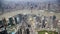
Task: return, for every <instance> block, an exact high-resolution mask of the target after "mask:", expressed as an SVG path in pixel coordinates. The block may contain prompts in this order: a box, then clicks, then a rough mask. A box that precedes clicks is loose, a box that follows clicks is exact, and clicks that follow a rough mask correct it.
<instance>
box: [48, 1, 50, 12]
mask: <svg viewBox="0 0 60 34" xmlns="http://www.w3.org/2000/svg"><path fill="white" fill-rule="evenodd" d="M48 11H50V2H49V3H48Z"/></svg>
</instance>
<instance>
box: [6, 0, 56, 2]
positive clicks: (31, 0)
mask: <svg viewBox="0 0 60 34" xmlns="http://www.w3.org/2000/svg"><path fill="white" fill-rule="evenodd" d="M5 1H40V2H42V1H56V0H5Z"/></svg>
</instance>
